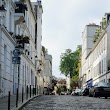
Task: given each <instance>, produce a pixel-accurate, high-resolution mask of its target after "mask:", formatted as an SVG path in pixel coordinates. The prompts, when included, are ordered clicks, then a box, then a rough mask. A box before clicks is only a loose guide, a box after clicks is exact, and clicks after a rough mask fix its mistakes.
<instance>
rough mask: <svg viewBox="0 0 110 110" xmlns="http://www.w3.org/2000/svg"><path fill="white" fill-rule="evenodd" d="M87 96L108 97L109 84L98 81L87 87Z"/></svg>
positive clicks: (109, 93) (109, 95) (109, 94)
mask: <svg viewBox="0 0 110 110" xmlns="http://www.w3.org/2000/svg"><path fill="white" fill-rule="evenodd" d="M89 96H93V97H105V98H107V97H110V84H108V83H105V82H98V83H96V84H95V85H94V86H93V87H92V88H90V89H89Z"/></svg>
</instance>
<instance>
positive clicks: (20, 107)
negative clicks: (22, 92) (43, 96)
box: [11, 95, 40, 110]
mask: <svg viewBox="0 0 110 110" xmlns="http://www.w3.org/2000/svg"><path fill="white" fill-rule="evenodd" d="M38 96H40V95H37V96H34V97H32V98H29V99H28V100H24V102H23V103H19V104H18V107H17V108H16V106H15V107H13V108H12V109H11V110H21V109H22V108H23V107H24V106H25V105H26V104H27V103H28V102H29V101H31V100H32V99H34V98H36V97H38Z"/></svg>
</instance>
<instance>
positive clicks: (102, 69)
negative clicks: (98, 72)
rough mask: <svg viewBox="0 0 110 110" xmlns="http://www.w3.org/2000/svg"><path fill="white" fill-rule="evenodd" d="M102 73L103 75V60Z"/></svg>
mask: <svg viewBox="0 0 110 110" xmlns="http://www.w3.org/2000/svg"><path fill="white" fill-rule="evenodd" d="M102 73H103V60H102Z"/></svg>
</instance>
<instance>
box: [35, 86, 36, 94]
mask: <svg viewBox="0 0 110 110" xmlns="http://www.w3.org/2000/svg"><path fill="white" fill-rule="evenodd" d="M35 95H36V86H35Z"/></svg>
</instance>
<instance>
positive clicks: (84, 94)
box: [82, 88, 89, 96]
mask: <svg viewBox="0 0 110 110" xmlns="http://www.w3.org/2000/svg"><path fill="white" fill-rule="evenodd" d="M82 95H83V96H87V95H89V88H84V90H83V91H82Z"/></svg>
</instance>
